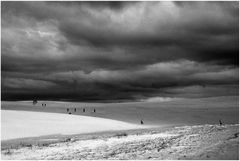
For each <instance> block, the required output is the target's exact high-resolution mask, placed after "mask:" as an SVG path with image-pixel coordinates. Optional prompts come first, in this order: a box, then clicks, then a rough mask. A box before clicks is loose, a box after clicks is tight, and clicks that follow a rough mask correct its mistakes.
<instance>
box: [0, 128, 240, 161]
mask: <svg viewBox="0 0 240 161" xmlns="http://www.w3.org/2000/svg"><path fill="white" fill-rule="evenodd" d="M238 135H239V128H238V125H224V126H218V125H200V126H184V127H177V128H172V129H169V130H168V131H165V132H158V131H148V132H144V133H142V134H134V135H128V136H120V137H119V136H118V137H116V136H115V137H110V138H101V137H100V138H95V139H89V140H75V141H74V140H73V141H68V142H64V143H55V144H50V145H48V146H44V147H38V146H33V147H25V148H20V149H11V150H3V151H2V159H32V160H35V159H41V160H44V159H51V160H52V159H54V160H55V159H57V160H62V159H64V160H72V159H74V160H79V159H84V160H86V159H93V160H96V159H111V160H113V159H124V160H126V159H131V160H135V159H138V160H140V159H145V160H146V159H158V160H161V159H168V160H170V159H174V160H176V159H184V160H187V159H205V160H206V159H212V160H213V159H214V160H215V159H217V160H218V159H225V160H228V159H234V160H238V159H239V148H238V146H239V136H238Z"/></svg>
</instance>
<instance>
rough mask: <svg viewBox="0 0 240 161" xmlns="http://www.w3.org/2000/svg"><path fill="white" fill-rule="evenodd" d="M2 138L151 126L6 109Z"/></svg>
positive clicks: (2, 125)
mask: <svg viewBox="0 0 240 161" xmlns="http://www.w3.org/2000/svg"><path fill="white" fill-rule="evenodd" d="M1 116H2V117H1V121H2V124H1V140H8V139H15V138H24V137H35V136H43V135H54V134H63V135H70V134H81V133H91V132H100V131H111V130H128V129H138V128H147V126H142V125H135V124H130V123H126V122H122V121H116V120H111V119H103V118H98V117H89V116H79V115H78V116H77V115H69V114H57V113H43V112H28V111H13V110H2V114H1Z"/></svg>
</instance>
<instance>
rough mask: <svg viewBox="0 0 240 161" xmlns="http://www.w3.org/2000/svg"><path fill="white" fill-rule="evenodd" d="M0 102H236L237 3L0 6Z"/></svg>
mask: <svg viewBox="0 0 240 161" xmlns="http://www.w3.org/2000/svg"><path fill="white" fill-rule="evenodd" d="M1 9H2V10H1V22H2V23H1V29H2V31H1V35H2V37H1V42H2V44H1V46H2V48H1V72H2V75H1V80H2V81H1V89H2V90H1V94H2V100H29V99H33V98H38V99H50V100H61V99H62V100H76V101H106V100H111V101H120V100H125V101H134V100H145V99H155V98H158V97H160V98H161V97H163V98H164V97H167V98H169V97H173V98H178V97H180V98H201V97H214V96H238V95H239V2H237V1H232V2H229V1H221V2H216V1H214V2H197V1H194V2H170V1H165V2H163V1H162V2H156V1H154V2H144V1H141V2H127V1H124V2H107V1H104V2H80V1H78V2H40V1H38V2H31V1H26V2H23V1H22V2H10V1H9V2H6V1H5V2H1Z"/></svg>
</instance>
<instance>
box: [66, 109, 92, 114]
mask: <svg viewBox="0 0 240 161" xmlns="http://www.w3.org/2000/svg"><path fill="white" fill-rule="evenodd" d="M73 111H74V112H77V108H74V109H73ZM67 112H68V114H72V113H71V112H70V109H69V108H67ZM82 112H83V113H85V112H86V109H85V108H83V109H82ZM93 112H94V113H95V112H96V109H95V108H94V109H93Z"/></svg>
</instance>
